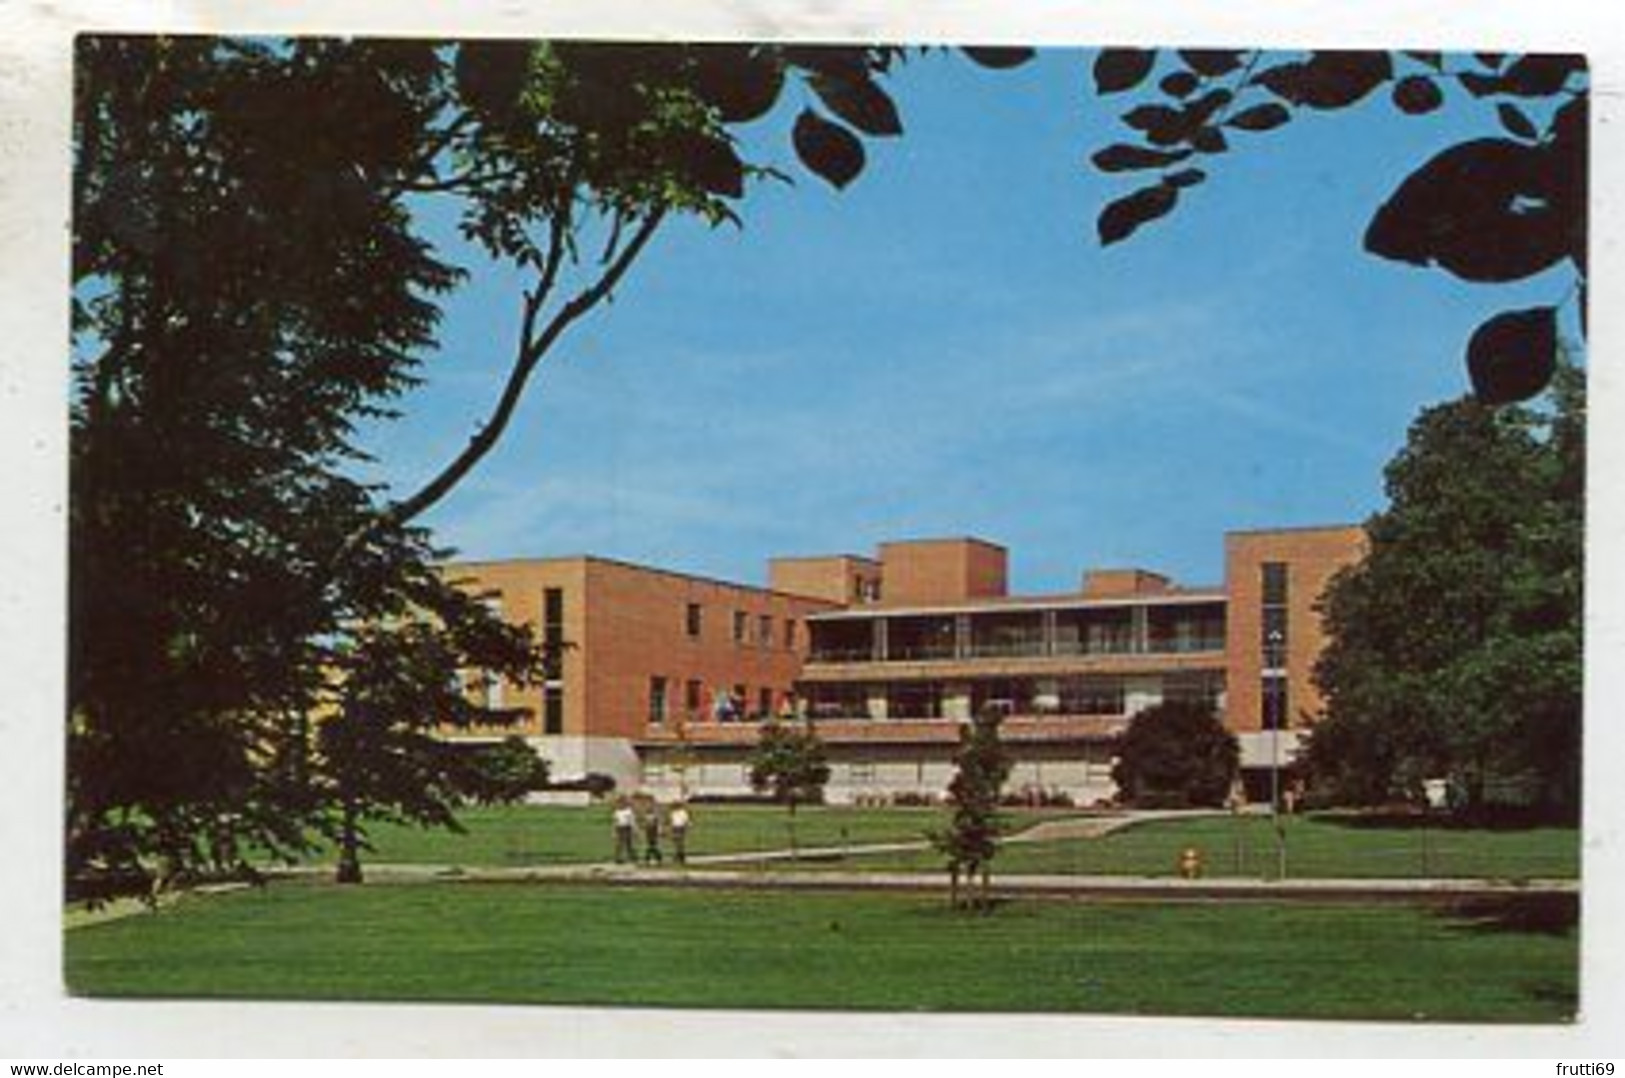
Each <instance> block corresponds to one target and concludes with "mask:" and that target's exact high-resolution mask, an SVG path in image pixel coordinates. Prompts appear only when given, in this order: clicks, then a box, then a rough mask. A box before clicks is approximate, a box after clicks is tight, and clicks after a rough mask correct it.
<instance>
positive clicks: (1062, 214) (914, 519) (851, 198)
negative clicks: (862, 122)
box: [367, 50, 1569, 591]
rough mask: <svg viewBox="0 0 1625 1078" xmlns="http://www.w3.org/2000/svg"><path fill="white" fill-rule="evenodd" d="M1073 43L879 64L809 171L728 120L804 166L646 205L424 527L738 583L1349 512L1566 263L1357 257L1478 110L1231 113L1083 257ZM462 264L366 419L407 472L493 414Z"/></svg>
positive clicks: (1029, 582) (1117, 101)
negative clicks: (840, 158)
mask: <svg viewBox="0 0 1625 1078" xmlns="http://www.w3.org/2000/svg"><path fill="white" fill-rule="evenodd" d="M1088 70H1089V57H1088V56H1087V55H1086V54H1081V53H1078V52H1072V51H1059V50H1057V51H1051V52H1047V53H1045V54H1043V55H1042V56H1041V57H1040V59H1039V61H1037V62H1035V63H1033V64H1031V65H1029V66H1028V67H1026V68H1022V69H1019V70H1016V71H1008V72H990V71H983V70H980V69H978V68H975V67H974V66H972V65H970V64H968V63H966V62H964V61H963V60H962V59H959V58H958V57H955V56H947V55H935V56H930V57H926V58H923V59H920V60H917V61H915V62H912V63H911V64H909V65H908V66H907V67H906V68H905V69H904V70H903V71H902V72H901V73H900V74H899V75H898V77H897V78H896V79H895V80H893V82H892V83H891V89H892V92H893V95H894V97H895V98H896V99H897V101H898V102H899V105H900V106H901V109H902V112H903V118H904V124H905V127H906V129H907V130H906V133H905V135H904V136H903V137H902V138H901V139H898V140H893V141H889V142H879V141H874V140H870V141H869V142H868V143H867V145H868V149H869V151H870V159H869V165H868V168H867V169H866V171H865V172H864V174H863V175H862V176H861V177H860V178H859V179H858V181H857V182H856V183H855V184H854V185H853V186H852V187H851V188H849V189H848V190H847V191H845V192H840V193H837V192H834V191H832V190H831V189H829V188H828V187H826V186H825V185H824V184H823V183H822V181H820V180H818V179H816V178H814V177H812V176H811V175H810V174H808V173H807V172H806V171H805V170H803V169H801V168H800V167H799V166H798V165H796V163H795V161H794V158H793V154H792V152H791V150H790V147H789V140H788V134H787V132H788V128H789V124H790V121H791V119H792V118H793V116H794V113H795V112H796V111H797V110H798V109H799V107H800V106H801V104H803V101H804V99H803V97H802V95H801V92H800V91H799V89H797V90H794V91H793V92H791V93H789V94H788V95H787V97H786V100H784V101H783V102H781V107H780V108H779V110H777V111H776V112H775V113H774V114H773V115H771V116H770V117H768V118H766V119H764V120H763V121H760V122H759V123H757V124H754V125H752V126H751V127H750V128H747V129H746V131H745V133H744V134H745V137H746V140H747V142H746V145H747V149H748V150H749V151H750V152H751V154H752V155H754V157H755V158H756V159H758V160H765V161H767V162H769V163H774V164H777V165H779V166H781V167H782V168H784V170H785V171H787V172H790V173H791V174H792V175H794V176H795V177H796V180H797V182H796V183H795V185H794V186H793V187H788V186H785V185H781V184H773V183H763V184H761V185H760V186H759V187H757V188H756V189H755V190H753V191H752V193H751V194H750V196H749V197H748V199H747V200H746V202H745V204H744V206H743V217H744V219H745V226H744V228H743V229H742V230H735V229H732V228H728V227H723V228H721V229H717V230H711V229H708V228H706V227H705V226H703V225H700V224H698V223H696V222H681V223H679V224H677V225H676V226H675V227H668V229H667V230H665V231H664V232H663V233H662V234H661V235H660V236H659V237H658V238H657V240H656V241H655V243H654V244H653V245H652V247H651V248H650V249H649V250H648V251H647V252H646V253H645V256H644V258H643V259H642V260H641V261H640V263H639V264H638V265H637V266H636V268H635V269H634V271H633V272H632V274H631V275H630V276H629V278H628V280H627V282H626V283H625V284H624V285H623V287H622V289H621V291H620V292H619V293H618V295H617V298H616V301H615V303H614V305H613V306H612V307H611V308H608V309H605V310H600V311H599V312H597V313H596V314H594V315H593V316H592V318H591V319H590V320H589V321H587V322H584V323H582V324H581V325H580V326H579V327H578V329H577V330H576V331H575V333H574V335H573V336H571V337H569V338H567V339H566V340H565V341H564V342H563V343H562V344H561V346H560V347H559V348H558V349H557V351H556V353H555V354H554V355H553V356H552V357H551V358H550V359H549V360H548V361H547V363H546V364H545V365H544V367H543V369H542V370H541V372H540V373H539V375H538V377H537V378H536V380H535V381H534V382H533V384H532V388H531V391H530V394H529V396H528V398H527V399H526V401H525V403H524V405H523V406H522V408H521V409H520V411H519V413H518V415H517V417H516V420H515V423H514V426H513V427H512V428H511V429H510V431H509V433H508V435H507V437H506V439H505V440H504V442H503V443H502V444H501V445H500V447H499V448H498V449H497V450H496V452H495V453H494V454H493V455H491V456H490V457H488V458H487V459H486V461H485V462H484V463H483V464H482V465H481V467H480V468H479V469H478V471H477V472H476V473H475V474H474V475H473V476H472V477H471V478H470V479H469V480H467V481H465V483H464V484H463V485H462V487H460V488H459V489H458V490H457V491H456V492H455V493H453V494H452V495H451V497H450V498H449V499H447V500H446V501H445V502H444V503H442V505H441V506H439V507H438V508H437V509H436V510H435V511H434V512H433V513H432V514H431V515H430V516H429V517H428V518H427V522H428V523H429V524H431V525H432V526H433V527H434V528H435V530H436V533H437V535H438V536H439V538H440V539H441V540H442V541H443V542H445V543H447V544H449V545H451V546H454V547H456V548H458V550H459V551H460V553H461V554H462V555H463V556H465V557H474V558H495V557H517V556H530V555H538V556H540V555H555V554H569V553H594V554H601V555H605V556H611V557H618V558H624V559H628V560H632V561H638V562H647V563H653V564H657V565H662V566H666V567H670V568H675V569H680V570H685V571H690V572H696V573H703V574H707V575H713V576H720V577H724V578H729V579H736V580H742V581H746V582H760V581H762V580H763V579H764V576H765V560H766V558H768V557H769V556H771V555H775V554H787V553H797V554H806V553H823V552H836V551H849V552H857V553H867V552H870V551H871V550H872V548H873V547H874V545H875V544H876V543H878V542H881V541H884V540H887V539H892V538H905V537H923V536H938V535H960V534H973V535H978V536H981V537H984V538H988V539H991V540H994V541H996V542H1000V543H1003V544H1005V545H1006V546H1008V547H1009V548H1010V552H1011V574H1012V586H1013V587H1014V588H1016V589H1019V590H1024V591H1049V590H1062V589H1068V588H1071V587H1073V586H1075V583H1076V581H1077V578H1078V573H1079V571H1080V570H1081V569H1082V568H1084V567H1085V566H1090V565H1128V564H1135V565H1142V566H1145V567H1148V568H1153V569H1158V570H1161V571H1165V572H1168V573H1171V574H1172V575H1174V576H1175V577H1176V578H1177V579H1180V580H1182V581H1185V582H1189V583H1212V582H1217V581H1218V580H1219V578H1220V576H1221V573H1222V551H1223V548H1222V535H1223V533H1224V532H1225V531H1226V530H1229V529H1237V528H1251V527H1263V526H1274V525H1303V524H1317V523H1334V522H1343V521H1358V520H1361V519H1363V518H1364V517H1365V516H1367V515H1368V514H1370V513H1371V512H1373V511H1375V510H1377V509H1379V508H1380V507H1381V505H1382V497H1381V468H1382V466H1383V464H1384V462H1385V461H1387V460H1388V458H1389V457H1391V456H1392V455H1393V453H1394V452H1395V451H1396V450H1397V449H1398V448H1399V447H1400V445H1401V444H1402V443H1403V440H1404V433H1405V429H1406V427H1407V425H1408V424H1409V422H1410V421H1411V419H1412V418H1413V417H1414V416H1415V414H1416V412H1417V411H1418V410H1419V409H1420V408H1421V407H1423V406H1424V405H1427V404H1430V403H1434V402H1438V401H1442V400H1446V399H1449V398H1451V397H1454V396H1457V395H1459V394H1461V393H1462V392H1464V391H1465V390H1466V386H1467V383H1466V375H1465V371H1464V367H1463V363H1462V359H1461V355H1462V349H1463V347H1464V344H1465V341H1466V339H1467V337H1468V336H1469V335H1470V333H1471V331H1472V329H1473V327H1474V326H1476V325H1477V324H1478V322H1479V321H1481V320H1482V319H1483V318H1485V317H1488V316H1489V315H1491V314H1493V313H1495V312H1497V311H1499V310H1502V309H1505V308H1507V307H1511V306H1515V305H1521V304H1529V303H1535V302H1543V303H1549V302H1555V301H1556V300H1558V299H1559V298H1561V297H1562V296H1563V294H1564V293H1565V291H1566V290H1567V288H1568V285H1569V281H1568V279H1567V277H1565V276H1564V275H1563V274H1562V273H1561V272H1560V271H1558V272H1555V273H1554V274H1552V275H1550V276H1549V277H1547V278H1542V279H1538V280H1536V281H1532V282H1526V283H1523V284H1520V285H1518V286H1515V287H1499V288H1486V287H1481V286H1468V285H1463V284H1461V283H1459V282H1456V281H1454V280H1453V279H1452V278H1449V277H1448V276H1447V275H1445V274H1443V273H1438V272H1430V271H1424V270H1419V269H1415V268H1412V267H1408V266H1401V265H1398V264H1394V263H1389V262H1384V261H1380V260H1378V259H1375V258H1372V257H1370V256H1368V255H1365V254H1364V253H1363V252H1362V251H1361V250H1360V238H1361V236H1362V234H1363V232H1364V228H1365V224H1366V222H1367V220H1368V219H1369V216H1370V214H1371V212H1372V211H1373V210H1374V209H1375V208H1376V206H1377V205H1378V204H1379V203H1380V202H1381V200H1382V199H1383V198H1384V197H1385V196H1386V195H1387V194H1388V193H1390V192H1391V190H1392V189H1393V188H1394V186H1395V185H1396V184H1397V183H1398V181H1399V180H1400V179H1401V178H1402V177H1403V176H1404V175H1405V174H1406V172H1407V171H1408V170H1409V169H1410V168H1412V167H1414V166H1415V165H1417V164H1419V163H1420V162H1421V161H1423V160H1425V159H1426V157H1428V156H1429V155H1430V154H1431V153H1432V152H1435V151H1437V150H1438V149H1440V148H1442V147H1443V146H1445V145H1448V144H1449V143H1450V142H1452V141H1455V140H1457V139H1459V138H1461V137H1464V136H1466V135H1468V134H1474V133H1490V132H1493V130H1494V124H1495V120H1494V116H1493V112H1492V111H1491V109H1490V107H1489V106H1486V105H1484V104H1482V103H1479V102H1474V101H1471V100H1470V99H1466V98H1464V97H1462V96H1460V95H1458V96H1455V97H1452V98H1451V107H1448V108H1446V109H1444V110H1441V112H1440V113H1437V114H1434V115H1433V116H1429V117H1410V116H1405V115H1402V114H1400V113H1398V112H1397V111H1396V110H1394V109H1393V108H1392V107H1390V106H1389V105H1388V104H1387V102H1386V99H1385V98H1383V97H1381V96H1380V95H1379V96H1377V97H1374V98H1373V99H1372V100H1371V101H1369V102H1367V103H1366V104H1365V105H1364V106H1362V107H1361V108H1359V109H1357V110H1351V111H1346V112H1338V113H1332V114H1324V115H1309V116H1304V117H1301V118H1300V120H1299V121H1298V122H1295V123H1294V124H1292V125H1291V126H1289V127H1287V128H1284V129H1281V130H1277V131H1275V132H1271V133H1268V134H1264V135H1251V136H1249V135H1246V134H1237V135H1236V136H1235V137H1234V138H1233V139H1232V150H1231V152H1230V153H1228V154H1225V155H1223V156H1222V157H1219V158H1217V159H1214V160H1212V161H1211V162H1210V163H1209V164H1210V167H1209V169H1208V171H1209V179H1208V181H1207V182H1206V183H1205V184H1203V185H1201V186H1199V187H1198V188H1196V189H1194V190H1193V191H1190V192H1188V193H1187V195H1188V197H1186V198H1185V199H1184V200H1183V203H1182V205H1181V206H1180V207H1179V208H1178V210H1176V212H1175V213H1174V214H1173V215H1172V216H1170V217H1169V218H1166V219H1164V220H1162V221H1160V222H1156V223H1155V224H1153V225H1151V226H1149V227H1147V228H1146V229H1144V230H1142V231H1141V232H1140V233H1139V234H1138V235H1136V236H1135V237H1133V238H1132V239H1131V240H1129V241H1128V242H1127V243H1124V244H1120V245H1117V246H1115V247H1113V248H1109V249H1106V250H1102V249H1101V248H1100V247H1099V246H1098V245H1097V243H1096V241H1095V236H1094V225H1093V221H1094V215H1095V213H1096V211H1097V210H1098V209H1099V207H1100V206H1102V205H1104V204H1105V202H1107V201H1109V200H1110V199H1111V198H1114V197H1117V196H1118V195H1121V194H1126V193H1127V192H1128V190H1129V189H1130V188H1131V186H1132V181H1125V180H1123V179H1122V178H1121V177H1109V176H1102V175H1100V174H1098V173H1096V172H1095V171H1094V170H1093V169H1092V168H1091V167H1089V166H1088V165H1087V163H1086V162H1087V157H1088V155H1089V154H1090V153H1092V152H1093V151H1094V150H1096V149H1098V148H1100V147H1102V146H1104V145H1106V144H1107V143H1108V142H1110V141H1118V140H1119V139H1120V137H1121V136H1122V135H1124V134H1126V132H1125V131H1124V129H1122V128H1121V127H1119V126H1118V125H1117V121H1116V113H1117V112H1118V111H1121V109H1122V107H1123V105H1122V102H1123V99H1122V98H1121V97H1117V98H1108V99H1105V100H1101V99H1097V98H1096V97H1095V96H1094V95H1093V94H1092V93H1091V92H1087V87H1088V85H1089V82H1088ZM441 232H442V234H444V235H446V236H447V237H448V239H447V242H448V243H451V244H452V249H453V253H454V255H455V256H456V257H457V259H458V260H459V261H463V262H464V263H465V264H467V265H469V266H470V268H471V269H473V270H474V273H473V276H472V279H471V280H470V282H469V284H468V285H467V286H466V287H465V289H464V290H463V291H462V292H461V293H460V294H458V295H457V296H456V297H455V299H454V300H453V301H452V302H451V303H450V305H449V307H448V318H447V323H446V325H445V327H444V333H443V344H444V348H443V353H442V354H441V355H440V356H438V357H436V358H435V360H434V361H433V362H431V363H430V364H429V365H428V367H427V372H428V375H429V382H428V384H427V385H426V386H425V387H423V388H422V389H421V390H420V391H419V392H418V393H417V394H416V395H414V396H413V397H412V398H411V399H410V400H409V401H407V402H406V411H407V416H406V418H405V419H403V420H402V421H400V422H398V423H396V424H394V425H393V426H392V427H390V428H388V429H385V430H380V431H376V432H373V433H372V434H371V435H370V436H369V439H368V442H367V444H368V447H369V448H371V449H373V450H374V451H376V452H377V453H378V455H379V457H380V461H381V464H380V467H379V469H378V472H377V475H378V476H379V477H380V478H382V479H384V480H386V481H388V482H391V483H393V484H396V485H399V486H401V487H402V488H405V487H409V486H411V485H412V484H413V483H414V482H415V481H418V480H421V479H422V478H423V477H424V476H426V475H427V474H428V473H429V472H430V471H431V470H432V469H433V468H435V467H436V466H438V464H439V463H440V462H442V461H443V460H445V459H446V458H447V457H449V456H450V455H451V454H452V453H453V452H454V451H455V450H456V448H457V447H458V446H459V445H460V444H461V443H462V441H463V440H464V439H465V438H466V437H467V434H468V432H469V431H470V430H471V429H472V428H473V426H474V425H475V424H476V423H477V422H478V421H479V419H480V417H481V416H482V415H483V414H484V413H485V411H486V410H488V408H489V406H490V403H491V401H492V400H493V399H494V397H495V395H496V393H497V390H498V387H499V385H500V378H501V376H502V374H503V372H504V370H505V365H506V362H507V359H508V357H509V356H510V355H511V354H512V341H513V335H514V332H515V326H516V322H517V313H518V303H519V300H518V297H519V292H520V283H519V279H518V278H516V277H514V276H513V275H512V274H511V273H509V272H507V271H505V270H502V269H500V268H498V267H492V266H489V265H486V264H483V263H481V262H480V260H479V259H478V257H477V256H476V255H475V253H474V252H472V251H468V250H462V249H458V248H457V247H456V245H455V242H454V241H452V240H451V239H450V238H449V237H450V235H451V233H450V231H449V230H441Z"/></svg>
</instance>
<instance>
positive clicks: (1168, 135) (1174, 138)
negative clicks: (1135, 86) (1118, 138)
mask: <svg viewBox="0 0 1625 1078" xmlns="http://www.w3.org/2000/svg"><path fill="white" fill-rule="evenodd" d="M1123 122H1124V123H1126V124H1128V125H1129V126H1130V127H1132V128H1134V129H1135V130H1137V131H1144V132H1145V136H1146V138H1148V139H1150V140H1151V141H1152V142H1154V143H1156V144H1157V145H1159V146H1168V145H1172V144H1173V143H1175V142H1179V141H1181V140H1182V139H1184V138H1185V137H1186V135H1187V134H1188V133H1189V131H1190V127H1189V125H1188V124H1187V123H1186V122H1185V114H1184V113H1183V112H1181V111H1180V110H1178V109H1172V108H1169V107H1168V106H1167V105H1141V106H1139V107H1138V108H1133V109H1130V110H1129V111H1128V112H1125V113H1124V114H1123Z"/></svg>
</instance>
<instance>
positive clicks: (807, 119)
mask: <svg viewBox="0 0 1625 1078" xmlns="http://www.w3.org/2000/svg"><path fill="white" fill-rule="evenodd" d="M791 141H792V142H793V143H794V144H795V148H796V156H797V157H799V158H801V160H802V163H803V164H805V165H806V166H807V167H808V168H810V169H812V170H813V171H814V172H816V173H817V174H818V175H820V176H822V177H823V178H824V179H825V180H827V181H829V182H830V183H831V184H832V185H834V186H835V187H845V186H846V185H847V184H849V183H851V182H852V181H853V180H854V179H856V178H857V175H858V173H860V172H862V171H863V161H864V153H863V143H861V142H859V141H858V138H857V136H856V135H854V134H852V132H850V131H848V130H847V129H846V128H844V127H842V126H841V125H840V124H836V123H831V122H830V121H828V120H826V119H824V118H823V117H822V116H820V115H818V114H817V113H815V112H813V111H812V110H811V109H803V110H801V115H800V116H797V117H796V125H795V129H794V130H793V131H792V132H791Z"/></svg>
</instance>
